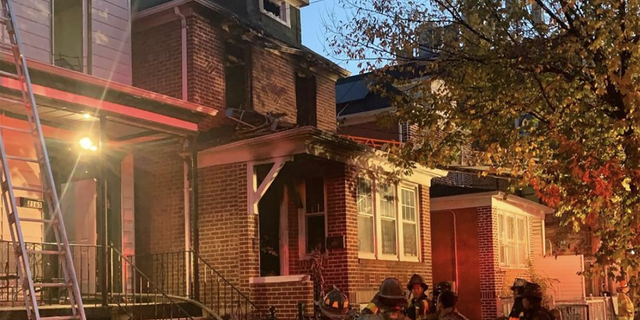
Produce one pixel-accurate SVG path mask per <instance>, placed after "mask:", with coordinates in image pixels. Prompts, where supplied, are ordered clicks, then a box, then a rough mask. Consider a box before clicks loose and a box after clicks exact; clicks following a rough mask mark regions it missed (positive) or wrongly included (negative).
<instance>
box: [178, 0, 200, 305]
mask: <svg viewBox="0 0 640 320" xmlns="http://www.w3.org/2000/svg"><path fill="white" fill-rule="evenodd" d="M173 10H174V13H175V14H176V16H178V17H179V18H180V25H181V28H180V29H181V30H180V31H181V35H180V38H181V39H180V47H181V48H180V51H181V55H180V65H181V82H182V100H184V101H187V100H189V90H188V78H187V19H186V17H185V16H184V15H183V14H182V13H181V12H180V8H179V7H174V8H173ZM193 142H195V139H193V140H187V141H185V144H188V146H187V147H188V149H193V148H194V146H193V145H192V144H193ZM192 163H193V160H192V159H188V158H186V159H185V162H184V164H183V175H184V176H183V186H184V187H183V193H184V194H183V195H184V250H185V266H192V267H187V270H185V271H186V274H187V276H186V277H185V278H186V279H185V282H186V283H185V287H186V290H187V294H190V293H191V281H194V283H195V282H197V280H198V279H197V272H195V271H194V268H195V269H196V270H197V262H198V261H197V256H196V257H192V256H191V250H192V248H193V247H194V246H192V241H191V238H192V233H191V230H192V229H191V227H192V222H191V219H192V215H191V212H192V210H193V209H194V208H193V206H192V205H191V203H192V201H193V197H192V191H193V184H195V182H194V181H192V180H191V175H192V174H193V173H192ZM194 235H197V233H194ZM194 242H195V241H194ZM192 277H194V278H193V279H192Z"/></svg>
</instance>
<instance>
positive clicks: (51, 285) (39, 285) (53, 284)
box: [33, 282, 71, 288]
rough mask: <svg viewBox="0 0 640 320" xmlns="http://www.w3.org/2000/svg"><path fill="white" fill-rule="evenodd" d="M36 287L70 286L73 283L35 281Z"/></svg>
mask: <svg viewBox="0 0 640 320" xmlns="http://www.w3.org/2000/svg"><path fill="white" fill-rule="evenodd" d="M33 286H34V287H37V288H69V287H71V284H69V283H60V282H58V283H40V282H35V283H33Z"/></svg>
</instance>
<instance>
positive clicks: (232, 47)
mask: <svg viewBox="0 0 640 320" xmlns="http://www.w3.org/2000/svg"><path fill="white" fill-rule="evenodd" d="M224 58H225V59H224V81H225V90H224V93H225V99H226V105H227V108H232V109H242V110H252V106H251V86H250V84H251V50H250V49H249V48H247V47H246V46H242V45H239V44H237V43H234V42H232V41H227V42H225V46H224Z"/></svg>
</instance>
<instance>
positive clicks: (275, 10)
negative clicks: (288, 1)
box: [262, 0, 284, 20]
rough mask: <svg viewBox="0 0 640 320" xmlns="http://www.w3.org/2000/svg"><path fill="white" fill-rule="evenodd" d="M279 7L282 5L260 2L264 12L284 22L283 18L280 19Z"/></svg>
mask: <svg viewBox="0 0 640 320" xmlns="http://www.w3.org/2000/svg"><path fill="white" fill-rule="evenodd" d="M281 6H282V5H281V4H280V3H277V2H275V1H270V0H262V7H263V8H264V11H266V12H269V13H271V14H273V15H274V16H276V17H277V18H279V19H281V20H284V18H283V17H282V10H281Z"/></svg>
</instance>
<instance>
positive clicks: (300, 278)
mask: <svg viewBox="0 0 640 320" xmlns="http://www.w3.org/2000/svg"><path fill="white" fill-rule="evenodd" d="M304 280H309V276H308V275H306V274H299V275H292V276H275V277H254V278H249V283H250V284H261V283H286V282H302V281H304Z"/></svg>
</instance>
